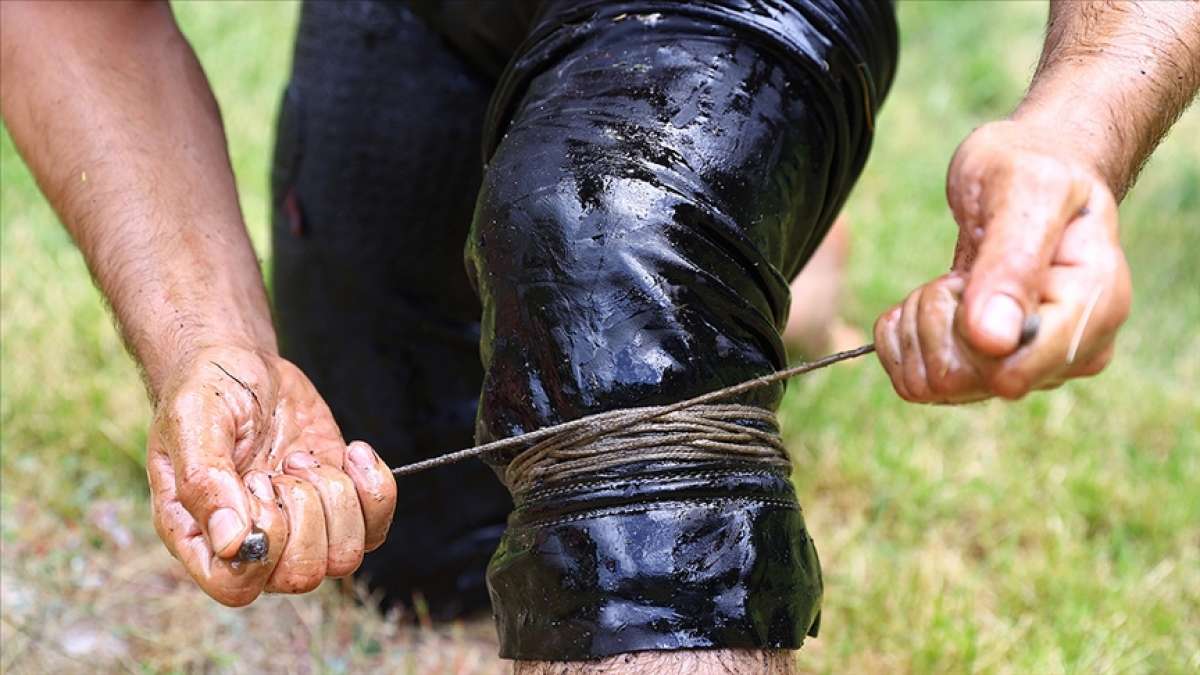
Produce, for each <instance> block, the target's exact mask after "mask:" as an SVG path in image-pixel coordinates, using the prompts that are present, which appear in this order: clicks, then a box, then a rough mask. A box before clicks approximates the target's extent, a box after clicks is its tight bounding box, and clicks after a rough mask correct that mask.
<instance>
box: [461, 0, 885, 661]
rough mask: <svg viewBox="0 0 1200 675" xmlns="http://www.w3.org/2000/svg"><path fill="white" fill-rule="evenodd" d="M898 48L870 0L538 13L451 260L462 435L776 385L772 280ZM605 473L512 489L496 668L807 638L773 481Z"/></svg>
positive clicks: (826, 219)
mask: <svg viewBox="0 0 1200 675" xmlns="http://www.w3.org/2000/svg"><path fill="white" fill-rule="evenodd" d="M894 50H895V25H894V20H893V18H892V16H891V11H890V7H889V6H887V5H877V4H873V3H872V4H867V3H858V2H849V1H846V2H832V1H825V2H813V3H785V2H738V1H729V2H690V3H675V2H647V1H641V2H604V3H599V2H549V3H546V4H544V5H542V6H541V11H540V13H539V14H538V16H537V18H536V19H535V24H534V26H533V28H532V30H531V34H530V36H529V37H528V38H527V39H526V40H525V42H523V43H522V46H521V47H520V49H519V50H518V53H517V54H516V55H515V56H514V59H513V61H512V63H510V65H509V68H508V69H507V70H506V71H505V72H504V74H503V75H502V77H501V79H500V82H499V84H498V86H497V90H496V93H495V95H494V97H493V99H492V102H491V105H490V109H489V118H488V125H487V128H486V130H485V135H484V153H485V159H486V160H487V162H488V164H487V168H486V171H485V174H484V179H483V186H482V190H481V193H480V196H479V201H478V204H477V208H476V212H475V219H474V224H473V227H472V231H471V235H470V238H469V241H468V247H467V258H468V271H469V272H470V273H471V274H472V277H473V279H474V281H475V284H476V287H477V289H478V291H479V294H480V299H481V301H482V305H483V321H482V344H481V353H482V357H483V364H484V381H483V389H482V395H481V399H480V410H479V416H478V421H477V440H479V441H481V442H482V441H487V440H491V439H494V438H499V437H506V436H510V435H515V434H519V433H522V432H526V431H530V430H533V429H536V428H539V427H542V426H546V425H550V424H555V423H558V422H563V421H567V420H571V419H575V418H578V417H581V416H584V415H588V414H592V413H596V412H602V411H605V410H610V409H614V408H624V407H633V406H644V405H654V404H664V403H670V402H674V401H678V400H680V399H683V398H686V397H690V396H693V395H696V394H699V393H702V392H705V391H709V390H712V389H716V388H719V387H722V386H726V385H730V384H734V383H737V382H740V381H742V380H745V379H748V378H752V377H755V376H758V375H762V374H764V373H767V372H770V371H772V370H775V369H777V368H780V367H782V366H783V365H784V363H785V361H786V359H785V354H784V351H783V347H782V344H781V342H780V339H779V328H780V327H782V326H783V325H784V322H785V320H786V314H787V311H788V307H789V297H788V288H787V282H788V280H789V279H790V278H791V276H793V275H794V274H795V273H796V272H797V271H798V270H799V269H800V267H801V266H802V265H803V263H804V261H805V260H806V259H807V257H808V256H809V255H811V253H812V251H813V250H814V249H815V247H816V246H817V244H818V243H819V241H820V239H821V237H822V236H823V235H824V233H825V231H826V230H827V228H828V227H829V225H830V223H831V222H832V220H833V218H834V217H835V215H836V213H837V212H838V210H839V209H840V207H841V204H842V202H843V201H844V199H845V197H846V194H847V192H848V191H849V189H850V187H851V185H852V183H853V181H854V179H855V178H856V177H857V175H858V172H859V171H860V170H861V168H862V163H863V161H864V160H865V157H866V153H867V151H868V148H869V143H870V137H871V131H870V123H869V118H870V116H872V115H873V114H874V112H875V110H876V108H877V107H878V105H879V100H880V99H881V98H882V96H883V93H884V92H886V89H887V86H888V84H889V82H890V79H891V74H892V69H893V60H894ZM781 394H782V387H775V388H770V389H762V390H758V391H756V392H753V393H750V394H747V395H745V396H743V397H742V398H741V399H740V400H738V401H737V402H740V403H745V404H750V405H757V406H761V407H764V408H768V409H773V408H775V407H776V406H777V405H778V402H779V398H780V396H781ZM510 459H511V456H502V457H493V458H491V461H492V462H493V463H495V464H497V465H503V464H504V463H505V462H507V461H509V460H510ZM686 474H690V476H691V477H690V478H689V477H688V476H687V475H686ZM608 478H614V477H611V476H610V477H608ZM615 478H616V481H615V482H613V481H611V480H610V481H608V482H604V481H601V482H596V483H588V482H585V483H583V484H568V485H547V486H542V489H543V490H542V491H543V492H545V494H543V496H542V497H541V498H540V499H539V498H537V497H536V495H533V494H530V495H516V499H517V503H518V509H517V511H515V512H514V514H513V516H512V517H511V518H510V521H509V528H508V530H507V531H506V533H505V535H504V538H503V540H502V542H501V545H500V548H499V550H498V551H497V553H496V555H495V556H494V557H493V559H492V562H491V565H490V569H489V575H488V579H489V585H490V589H491V594H492V603H493V609H494V612H495V614H496V619H497V625H498V628H499V631H500V637H501V653H502V655H503V656H508V657H513V658H522V659H549V660H564V659H566V660H574V659H586V658H598V657H603V656H608V655H611V654H615V653H621V652H626V651H636V650H645V649H681V648H699V647H724V648H737V647H743V648H746V647H750V648H752V647H774V648H795V647H799V646H800V643H801V642H802V640H803V637H804V635H805V634H806V633H809V632H813V631H815V628H816V622H817V617H818V612H819V606H820V572H819V568H818V566H817V562H816V554H815V550H814V549H813V547H812V544H811V541H810V540H809V538H808V536H807V533H806V531H805V529H804V523H803V518H802V516H801V514H800V511H799V507H798V506H797V503H796V499H795V496H794V494H793V493H792V490H791V487H790V485H788V482H787V480H786V476H782V475H780V474H778V473H772V472H771V471H763V470H762V468H761V467H758V466H755V465H752V464H746V463H737V462H730V463H728V464H727V465H724V466H713V465H712V464H711V463H704V464H698V465H688V464H687V463H685V462H673V463H669V464H664V465H659V464H653V463H642V464H640V465H630V466H627V467H625V470H624V471H623V473H622V475H620V476H616V477H615Z"/></svg>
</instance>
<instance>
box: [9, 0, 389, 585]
mask: <svg viewBox="0 0 1200 675" xmlns="http://www.w3.org/2000/svg"><path fill="white" fill-rule="evenodd" d="M0 31H2V33H0V45H3V48H2V49H3V52H2V53H0V64H2V66H0V81H2V82H3V91H2V92H0V106H2V110H3V114H4V118H5V122H6V125H7V127H8V129H9V131H10V133H11V134H12V136H13V140H14V141H15V143H16V145H17V148H18V149H19V151H20V152H21V155H22V156H23V157H24V158H25V161H26V162H27V163H28V164H29V166H30V168H31V169H32V171H33V174H34V176H35V177H36V178H37V181H38V184H39V185H40V186H41V188H42V191H43V192H44V193H45V194H46V197H47V199H49V201H50V203H51V204H52V205H53V207H54V208H55V210H56V211H57V212H58V214H59V217H60V218H61V219H62V221H63V223H64V224H66V226H67V228H68V229H69V230H70V232H71V234H72V236H73V237H74V238H75V241H76V242H77V243H78V245H79V248H80V249H81V250H82V252H83V254H84V257H85V258H86V259H87V263H88V267H89V268H90V269H91V272H92V275H93V277H94V278H95V280H96V282H97V283H98V284H99V286H100V288H101V290H102V291H103V292H104V295H105V296H106V297H107V298H108V300H109V302H110V303H111V305H112V307H113V311H114V312H115V314H116V318H117V323H118V324H119V325H120V328H121V331H122V333H123V334H124V336H125V340H126V343H127V344H128V345H129V348H130V350H131V351H132V352H133V354H134V356H135V357H136V358H137V360H138V362H139V363H140V364H141V366H142V368H143V371H144V373H145V377H146V383H147V388H148V389H149V391H150V395H151V398H152V399H153V400H154V402H155V416H154V422H153V424H152V426H151V429H150V434H149V439H148V453H147V454H148V456H147V459H146V471H147V474H148V476H149V480H150V492H151V497H152V505H153V508H154V522H155V527H156V529H157V531H158V534H159V537H160V538H162V540H163V542H164V543H165V544H166V546H167V548H168V550H170V552H171V553H172V555H174V556H175V557H176V558H178V559H179V560H180V561H181V562H182V563H183V564H184V566H185V567H186V568H187V570H188V572H189V573H190V574H191V575H192V577H193V578H195V579H196V581H197V582H198V583H199V584H200V586H201V587H202V588H203V589H204V590H205V591H206V592H208V593H209V594H210V595H212V596H213V597H214V598H216V599H218V600H220V601H221V602H224V603H226V604H231V605H242V604H246V603H248V602H250V601H251V600H253V599H254V598H255V597H256V596H257V595H258V594H259V593H260V592H261V591H263V590H264V589H265V590H270V591H278V592H303V591H307V590H311V589H312V588H314V587H315V586H316V585H317V584H318V583H320V581H321V580H322V579H323V578H324V577H326V576H343V575H345V574H349V573H350V572H352V571H353V570H354V569H355V568H356V567H358V564H359V562H360V561H361V560H362V556H363V552H364V551H365V550H370V549H372V548H374V547H376V546H378V545H379V544H381V543H382V542H383V539H384V537H385V536H386V534H387V530H388V525H389V523H390V521H391V515H392V509H393V507H394V505H395V490H396V487H395V482H394V480H393V479H392V475H391V473H390V472H389V471H388V470H387V467H386V466H385V465H384V463H383V462H382V461H381V460H380V459H379V458H378V456H376V454H375V452H374V451H373V450H372V449H371V448H370V446H368V445H366V444H365V443H352V444H350V445H349V446H347V445H346V443H345V442H344V441H343V440H342V436H341V432H340V431H339V430H338V428H337V425H336V424H335V423H334V420H333V416H332V415H331V414H330V412H329V408H328V407H327V406H326V405H325V403H324V401H323V400H322V399H321V397H320V396H319V395H318V394H317V392H316V390H315V389H314V388H313V386H312V383H311V382H309V381H308V378H306V377H305V376H304V374H303V373H301V372H300V371H299V369H297V368H296V367H295V366H294V365H292V364H291V363H289V362H287V361H286V360H284V359H282V358H280V357H279V355H278V353H277V351H276V342H275V332H274V329H273V328H272V326H271V317H270V311H269V309H268V305H267V297H266V293H265V291H264V288H263V283H262V277H261V273H260V271H259V268H258V262H257V260H256V259H255V256H254V251H253V249H252V248H251V246H250V240H249V238H248V237H247V235H246V228H245V226H244V225H243V223H242V216H241V213H240V209H239V207H238V201H237V193H236V189H235V186H234V180H233V172H232V170H231V168H230V165H229V157H228V155H227V154H226V150H225V135H224V131H223V129H222V125H221V117H220V112H219V111H218V109H217V104H216V101H215V100H214V99H213V95H212V92H211V90H210V89H209V86H208V82H207V80H206V79H205V77H204V73H203V71H202V70H201V68H200V64H199V62H198V61H197V60H196V57H195V54H193V53H192V50H191V48H190V47H189V46H188V44H187V42H186V40H185V39H184V37H183V36H182V35H181V34H180V32H179V30H178V28H177V27H176V25H175V21H174V18H173V17H172V15H171V10H170V7H169V6H168V5H167V4H166V3H165V2H145V3H143V2H96V3H93V2H85V3H66V2H29V3H25V2H9V1H6V2H3V3H0ZM252 527H253V528H257V529H260V530H262V531H264V532H265V533H266V534H267V536H268V539H269V541H270V546H269V547H268V551H267V554H266V560H265V561H264V564H262V565H253V566H249V567H241V568H239V566H238V565H236V564H233V563H231V560H232V559H233V558H234V556H235V555H236V554H237V552H238V550H239V547H240V545H241V543H242V542H243V540H244V539H245V538H246V536H247V535H248V534H249V533H250V532H251V528H252Z"/></svg>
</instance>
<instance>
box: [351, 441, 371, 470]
mask: <svg viewBox="0 0 1200 675" xmlns="http://www.w3.org/2000/svg"><path fill="white" fill-rule="evenodd" d="M348 454H349V455H350V461H351V462H353V463H354V466H357V467H358V468H359V469H360V470H362V471H370V470H371V469H374V468H375V453H374V452H372V451H371V448H370V447H368V446H367V445H366V444H365V443H351V444H350V451H349V453H348Z"/></svg>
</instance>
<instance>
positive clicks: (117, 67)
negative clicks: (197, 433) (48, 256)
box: [0, 2, 275, 399]
mask: <svg viewBox="0 0 1200 675" xmlns="http://www.w3.org/2000/svg"><path fill="white" fill-rule="evenodd" d="M0 11H3V21H0V26H2V27H3V28H2V30H3V40H2V43H3V49H4V51H3V54H2V59H0V64H2V67H3V70H2V72H0V80H2V81H3V82H4V95H3V97H0V101H2V102H3V112H4V119H5V122H6V124H7V126H8V129H9V132H10V133H11V134H12V137H13V140H14V142H15V143H16V146H17V148H18V150H19V151H20V152H21V155H22V156H23V157H24V158H25V161H26V162H27V163H28V164H29V166H30V168H31V170H32V171H33V173H34V176H35V177H36V178H37V181H38V184H39V185H40V186H41V188H42V191H43V192H44V193H45V195H46V197H47V199H48V200H49V201H50V203H51V205H52V206H53V207H54V209H55V210H56V211H57V212H58V214H59V217H60V218H61V219H62V221H63V223H64V224H65V225H66V227H67V229H68V230H70V232H71V235H72V236H73V237H74V238H75V240H76V242H77V243H78V245H79V248H80V249H81V250H82V251H83V253H84V257H85V258H86V259H87V262H88V266H89V268H90V269H91V272H92V275H93V276H94V277H95V279H96V282H97V283H98V284H99V285H100V288H101V289H102V290H103V292H104V295H105V296H106V297H107V298H108V300H109V302H110V303H111V304H112V307H113V310H114V312H115V313H116V315H117V321H118V323H119V325H120V327H121V330H122V332H123V334H124V336H125V339H126V342H127V344H128V345H129V348H130V349H131V351H132V352H133V353H134V355H135V357H136V358H137V359H138V361H139V363H141V365H142V367H143V368H144V370H145V376H146V380H147V385H148V387H149V390H150V393H151V396H152V397H153V398H155V399H158V398H159V397H160V396H161V395H162V389H163V388H164V386H165V380H167V379H168V374H169V373H171V372H172V371H173V370H174V369H175V367H176V366H177V365H178V363H179V362H180V361H181V360H183V359H185V358H186V357H187V356H188V354H190V353H192V352H194V351H195V350H196V349H198V348H201V347H203V346H206V345H213V344H219V343H236V344H240V345H243V346H245V347H248V348H253V349H261V350H265V351H268V352H274V351H275V332H274V329H273V328H272V327H271V320H270V312H269V310H268V306H267V299H266V293H265V291H264V289H263V283H262V276H261V273H260V272H259V268H258V262H257V260H256V259H255V256H254V251H253V249H252V248H251V246H250V240H249V238H248V237H247V235H246V228H245V226H244V225H243V223H242V216H241V213H240V210H239V208H238V201H237V194H236V190H235V187H234V181H233V172H232V170H231V168H230V165H229V157H228V155H227V154H226V151H225V133H224V130H223V128H222V125H221V117H220V113H219V111H218V109H217V103H216V101H215V100H214V99H213V95H212V92H211V91H210V89H209V86H208V81H207V80H206V79H205V77H204V72H203V71H202V70H201V68H200V63H199V62H198V61H197V60H196V57H195V55H194V54H193V53H192V50H191V47H190V46H189V45H188V43H187V41H186V40H185V39H184V37H183V36H182V35H181V34H180V33H179V30H178V29H177V28H176V26H175V22H174V19H173V18H172V16H171V11H170V8H169V7H168V6H167V5H166V3H140V2H138V3H119V4H110V3H79V4H74V3H71V4H68V3H57V2H53V3H28V4H27V3H8V2H5V3H4V4H3V8H2V10H0Z"/></svg>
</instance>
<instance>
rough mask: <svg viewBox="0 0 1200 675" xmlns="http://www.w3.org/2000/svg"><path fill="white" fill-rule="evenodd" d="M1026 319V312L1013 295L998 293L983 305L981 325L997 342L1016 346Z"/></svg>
mask: <svg viewBox="0 0 1200 675" xmlns="http://www.w3.org/2000/svg"><path fill="white" fill-rule="evenodd" d="M1024 319H1025V312H1023V311H1021V306H1020V305H1018V304H1017V301H1016V300H1014V299H1013V298H1012V296H1008V295H1005V294H1003V293H997V294H995V295H993V296H992V297H990V298H988V301H987V304H985V305H984V306H983V316H982V317H980V327H981V328H982V329H983V332H985V333H987V334H988V336H989V337H991V338H992V339H993V340H995V341H996V342H1000V343H1003V344H1011V345H1013V346H1016V344H1017V341H1018V340H1020V338H1021V325H1022V323H1023V322H1024Z"/></svg>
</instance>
